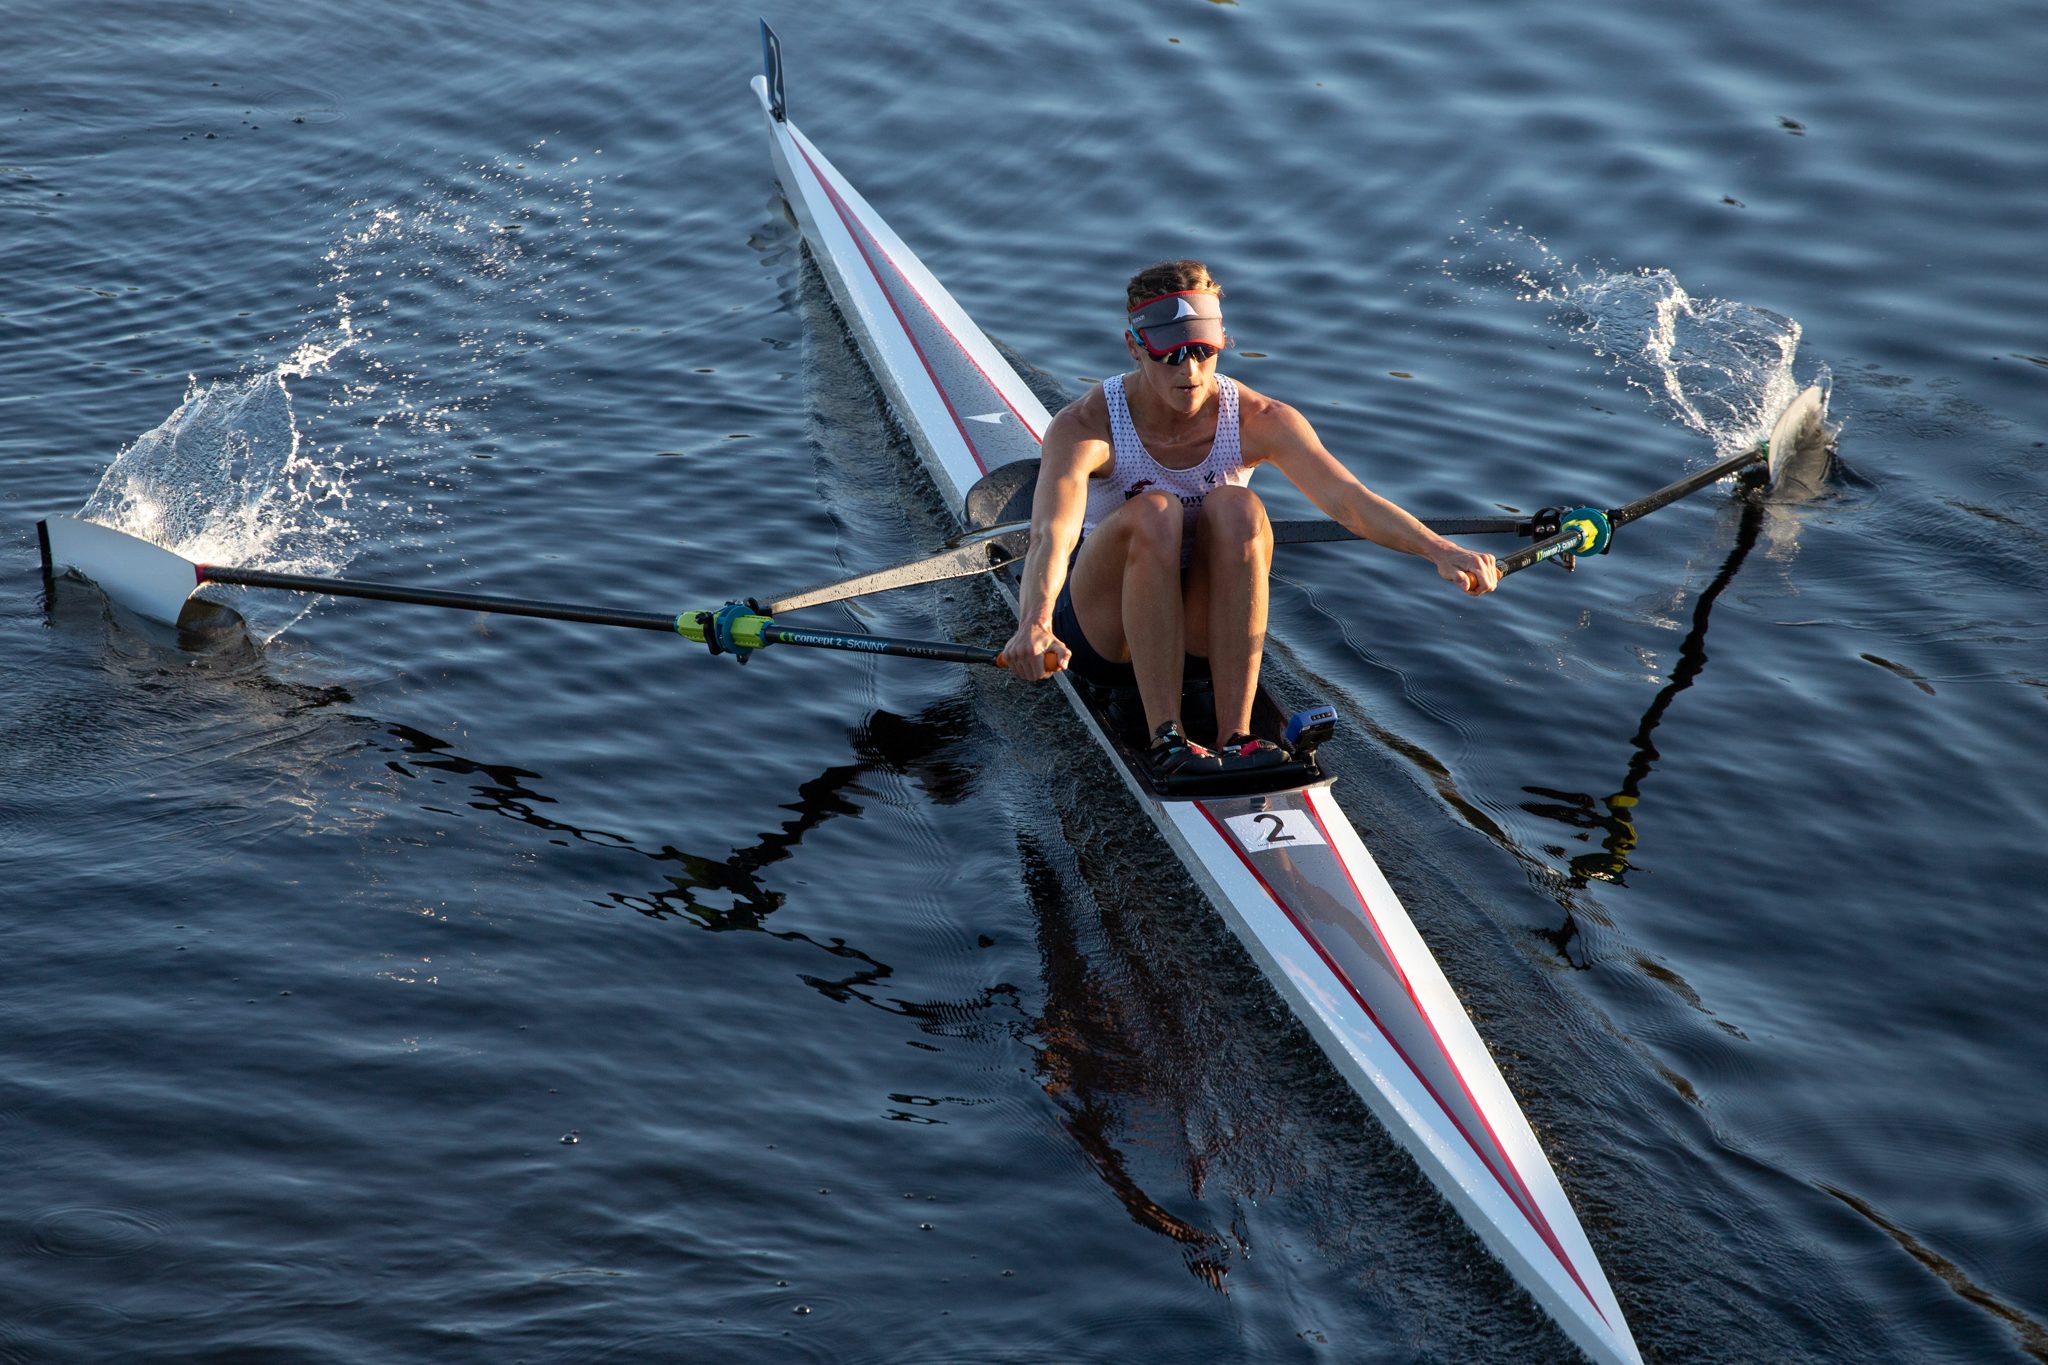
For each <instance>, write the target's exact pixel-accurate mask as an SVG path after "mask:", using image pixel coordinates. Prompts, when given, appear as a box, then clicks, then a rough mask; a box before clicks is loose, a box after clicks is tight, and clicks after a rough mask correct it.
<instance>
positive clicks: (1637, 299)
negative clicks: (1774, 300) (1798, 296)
mask: <svg viewBox="0 0 2048 1365" xmlns="http://www.w3.org/2000/svg"><path fill="white" fill-rule="evenodd" d="M1551 297H1552V298H1553V299H1554V300H1555V301H1556V302H1558V303H1559V304H1561V305H1562V308H1561V310H1560V317H1559V321H1561V322H1562V323H1564V325H1565V326H1567V327H1569V328H1570V329H1571V330H1572V331H1573V332H1575V333H1577V334H1578V336H1579V337H1580V338H1581V339H1583V340H1584V341H1585V342H1586V343H1587V344H1588V345H1590V346H1592V347H1593V349H1594V351H1595V352H1597V353H1598V354H1600V355H1602V356H1605V357H1606V358H1608V359H1609V360H1611V361H1613V362H1614V363H1615V364H1617V365H1619V366H1620V367H1621V368H1622V370H1623V371H1624V373H1625V374H1626V375H1627V378H1628V381H1629V383H1631V384H1633V385H1634V386H1636V387H1637V388H1640V389H1642V390H1643V391H1644V392H1645V393H1647V394H1649V395H1650V396H1651V398H1652V399H1654V400H1655V401H1656V402H1657V404H1658V405H1659V406H1660V407H1662V408H1663V409H1664V410H1665V411H1667V412H1668V413H1670V414H1671V415H1672V416H1673V417H1676V418H1677V419H1678V420H1679V421H1681V422H1683V423H1685V425H1687V426H1689V427H1691V428H1692V429H1693V430H1694V431H1697V432H1699V433H1700V434H1701V435H1703V436H1706V437H1707V438H1708V439H1709V440H1711V441H1713V443H1714V446H1715V449H1716V450H1717V451H1719V452H1720V453H1721V454H1724V455H1726V454H1733V453H1734V452H1736V451H1738V450H1746V449H1749V448H1750V447H1752V446H1754V445H1756V444H1758V443H1759V442H1762V441H1765V440H1767V439H1769V437H1770V434H1771V424H1772V422H1774V421H1775V420H1776V419H1777V415H1778V414H1779V413H1781V412H1783V411H1784V410H1785V406H1786V404H1788V403H1790V402H1791V401H1792V400H1793V398H1794V397H1796V396H1797V395H1798V393H1799V390H1800V388H1801V387H1803V386H1802V385H1800V384H1799V383H1798V382H1797V381H1795V380H1794V379H1793V377H1792V364H1793V361H1794V360H1795V359H1796V358H1797V356H1798V353H1799V336H1800V331H1799V324H1798V323H1797V322H1795V321H1793V320H1792V319H1791V318H1788V317H1785V316H1783V315H1781V314H1778V313H1773V312H1771V311H1769V310H1768V309H1764V308H1757V307H1754V306H1752V305H1750V304H1746V303H1737V302H1735V301H1734V300H1731V299H1695V298H1694V297H1692V295H1690V294H1688V293H1686V291H1685V287H1684V286H1683V285H1681V284H1679V282H1678V277H1677V276H1675V275H1673V274H1672V273H1671V272H1670V271H1669V270H1651V269H1643V270H1635V271H1630V272H1627V273H1625V274H1606V273H1602V274H1600V275H1597V276H1596V277H1594V278H1593V279H1591V280H1586V281H1582V282H1577V283H1573V284H1571V285H1569V286H1567V287H1565V288H1564V289H1563V290H1561V291H1559V292H1558V293H1556V294H1553V295H1551Z"/></svg>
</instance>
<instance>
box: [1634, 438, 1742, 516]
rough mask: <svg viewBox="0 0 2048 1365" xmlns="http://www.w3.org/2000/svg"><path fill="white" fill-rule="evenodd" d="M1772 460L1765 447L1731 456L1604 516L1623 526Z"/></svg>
mask: <svg viewBox="0 0 2048 1365" xmlns="http://www.w3.org/2000/svg"><path fill="white" fill-rule="evenodd" d="M1770 457H1771V452H1770V450H1769V449H1768V448H1766V447H1764V446H1758V447H1757V448H1756V449H1755V450H1745V451H1743V452H1742V453H1741V454H1740V455H1730V456H1729V457H1728V458H1727V459H1725V460H1722V461H1721V462H1720V463H1718V464H1712V465H1708V466H1707V467H1706V468H1705V469H1702V470H1700V471H1699V472H1698V473H1695V474H1688V475H1686V476H1685V477H1684V478H1682V479H1680V480H1678V481H1677V482H1676V483H1667V484H1665V485H1664V486H1663V487H1662V488H1660V489H1658V490H1657V491H1656V492H1654V493H1651V494H1648V495H1647V496H1645V497H1640V498H1637V499H1636V500H1635V501H1634V502H1632V503H1629V504H1628V505H1626V506H1624V507H1617V508H1615V509H1614V510H1613V511H1612V512H1609V513H1608V514H1607V519H1608V520H1609V521H1611V522H1613V523H1614V524H1615V525H1616V526H1626V525H1628V524H1629V523H1630V522H1632V521H1634V520H1635V519H1636V518H1638V517H1646V516H1648V515H1650V513H1652V512H1654V511H1656V510H1657V509H1658V508H1660V507H1668V506H1670V505H1671V504H1672V503H1674V502H1677V501H1678V500H1679V499H1680V498H1682V497H1684V496H1686V495H1687V494H1688V493H1697V492H1698V491H1699V490H1700V489H1702V488H1705V487H1706V486H1707V485H1708V484H1710V483H1719V482H1720V481H1721V480H1723V479H1725V478H1727V477H1728V476H1729V475H1730V474H1733V473H1735V472H1736V471H1737V470H1739V469H1746V468H1748V467H1749V466H1750V465H1753V464H1757V463H1759V462H1761V461H1764V460H1767V459H1769V458H1770Z"/></svg>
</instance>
